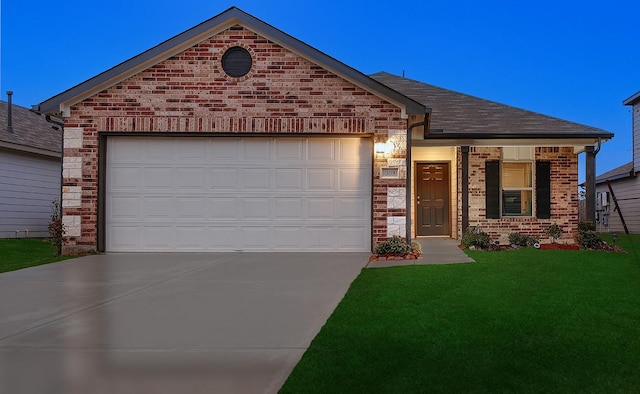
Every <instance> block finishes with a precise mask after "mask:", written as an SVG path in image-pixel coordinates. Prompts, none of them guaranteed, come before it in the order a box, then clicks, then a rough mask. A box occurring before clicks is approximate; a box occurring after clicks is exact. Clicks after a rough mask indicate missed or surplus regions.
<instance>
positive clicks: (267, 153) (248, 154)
mask: <svg viewBox="0 0 640 394" xmlns="http://www.w3.org/2000/svg"><path fill="white" fill-rule="evenodd" d="M271 151H272V140H263V139H244V140H242V153H243V157H242V158H243V159H244V160H247V161H259V162H261V163H265V162H270V161H271Z"/></svg>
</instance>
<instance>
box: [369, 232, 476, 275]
mask: <svg viewBox="0 0 640 394" xmlns="http://www.w3.org/2000/svg"><path fill="white" fill-rule="evenodd" d="M414 241H415V242H418V243H419V244H420V246H422V256H420V258H418V259H417V260H400V261H397V260H391V261H372V262H370V263H369V265H367V267H368V268H382V267H396V266H403V265H424V264H453V263H473V262H475V260H473V259H472V258H471V257H469V256H467V255H466V254H465V253H464V252H463V251H462V250H461V249H460V248H459V247H458V245H459V244H460V241H458V240H455V239H451V238H449V237H421V238H416V239H414Z"/></svg>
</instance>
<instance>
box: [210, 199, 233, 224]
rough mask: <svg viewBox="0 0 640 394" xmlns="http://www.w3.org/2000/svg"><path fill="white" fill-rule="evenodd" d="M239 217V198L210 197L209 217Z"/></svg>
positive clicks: (216, 218) (216, 219)
mask: <svg viewBox="0 0 640 394" xmlns="http://www.w3.org/2000/svg"><path fill="white" fill-rule="evenodd" d="M237 217H238V199H237V198H235V197H211V198H209V219H211V220H213V221H218V220H234V219H236V218H237Z"/></svg>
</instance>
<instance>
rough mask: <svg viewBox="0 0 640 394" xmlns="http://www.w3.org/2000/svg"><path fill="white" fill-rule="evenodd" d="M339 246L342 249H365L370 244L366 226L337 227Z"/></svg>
mask: <svg viewBox="0 0 640 394" xmlns="http://www.w3.org/2000/svg"><path fill="white" fill-rule="evenodd" d="M336 230H337V233H338V248H339V249H341V250H363V248H364V247H365V246H366V245H367V244H368V242H367V239H366V238H368V237H367V236H366V230H367V229H366V228H365V227H364V226H341V227H338V228H337V229H336Z"/></svg>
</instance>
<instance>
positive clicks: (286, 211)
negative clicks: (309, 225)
mask: <svg viewBox="0 0 640 394" xmlns="http://www.w3.org/2000/svg"><path fill="white" fill-rule="evenodd" d="M273 202H274V211H273V212H274V215H273V219H274V220H301V219H302V218H303V199H302V197H275V198H274V199H273Z"/></svg>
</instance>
